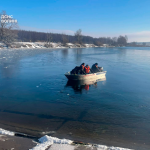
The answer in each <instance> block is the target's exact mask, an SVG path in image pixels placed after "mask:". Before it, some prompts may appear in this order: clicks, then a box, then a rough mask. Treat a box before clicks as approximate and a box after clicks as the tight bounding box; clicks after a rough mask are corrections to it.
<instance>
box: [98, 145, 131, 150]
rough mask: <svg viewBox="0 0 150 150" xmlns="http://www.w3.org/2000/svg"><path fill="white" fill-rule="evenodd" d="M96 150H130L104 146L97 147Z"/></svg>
mask: <svg viewBox="0 0 150 150" xmlns="http://www.w3.org/2000/svg"><path fill="white" fill-rule="evenodd" d="M96 147H97V150H131V149H128V148H121V147H113V146H112V147H108V146H105V145H97V146H96Z"/></svg>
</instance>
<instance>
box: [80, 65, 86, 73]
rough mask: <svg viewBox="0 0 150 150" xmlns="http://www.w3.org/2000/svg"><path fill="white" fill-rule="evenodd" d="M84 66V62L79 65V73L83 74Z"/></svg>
mask: <svg viewBox="0 0 150 150" xmlns="http://www.w3.org/2000/svg"><path fill="white" fill-rule="evenodd" d="M84 67H85V63H82V64H81V65H80V74H85V71H84Z"/></svg>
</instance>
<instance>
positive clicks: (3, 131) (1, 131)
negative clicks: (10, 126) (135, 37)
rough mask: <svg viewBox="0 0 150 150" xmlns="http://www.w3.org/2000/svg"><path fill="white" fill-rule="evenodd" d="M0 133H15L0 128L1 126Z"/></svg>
mask: <svg viewBox="0 0 150 150" xmlns="http://www.w3.org/2000/svg"><path fill="white" fill-rule="evenodd" d="M0 134H4V135H11V136H14V135H15V133H14V132H10V131H7V130H4V129H1V128H0Z"/></svg>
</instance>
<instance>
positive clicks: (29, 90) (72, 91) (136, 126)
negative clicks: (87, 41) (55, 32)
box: [0, 48, 150, 149]
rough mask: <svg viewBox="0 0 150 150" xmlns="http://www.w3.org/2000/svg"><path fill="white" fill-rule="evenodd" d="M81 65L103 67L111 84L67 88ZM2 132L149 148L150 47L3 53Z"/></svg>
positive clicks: (0, 77)
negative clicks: (70, 75)
mask: <svg viewBox="0 0 150 150" xmlns="http://www.w3.org/2000/svg"><path fill="white" fill-rule="evenodd" d="M82 62H85V63H88V64H89V65H90V66H91V65H92V64H93V63H95V62H98V63H99V66H103V68H104V70H106V71H107V74H106V80H104V81H100V82H97V83H94V84H91V85H90V84H88V85H80V83H77V84H72V83H67V79H66V77H65V76H64V73H65V72H67V71H70V70H71V69H72V68H73V67H75V66H76V65H80V64H81V63H82ZM0 127H2V128H5V129H9V130H13V131H19V132H23V133H28V134H31V135H36V136H42V135H44V134H49V135H52V136H56V137H66V138H69V139H75V140H82V141H86V142H93V143H100V144H107V145H114V146H126V147H129V148H137V147H141V148H140V149H142V148H145V147H150V48H88V49H60V50H55V51H52V50H0ZM148 149H149V148H148Z"/></svg>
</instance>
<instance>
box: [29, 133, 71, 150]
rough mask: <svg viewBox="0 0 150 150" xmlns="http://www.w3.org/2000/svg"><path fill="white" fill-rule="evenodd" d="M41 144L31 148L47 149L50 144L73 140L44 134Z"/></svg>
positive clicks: (37, 149) (66, 142) (69, 142)
mask: <svg viewBox="0 0 150 150" xmlns="http://www.w3.org/2000/svg"><path fill="white" fill-rule="evenodd" d="M39 142H40V144H38V145H37V146H35V147H34V148H33V149H31V150H45V149H46V148H48V147H49V146H50V145H52V144H54V143H56V144H71V143H72V141H71V140H67V139H58V138H56V137H51V136H47V135H45V136H43V137H41V138H40V139H39Z"/></svg>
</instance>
